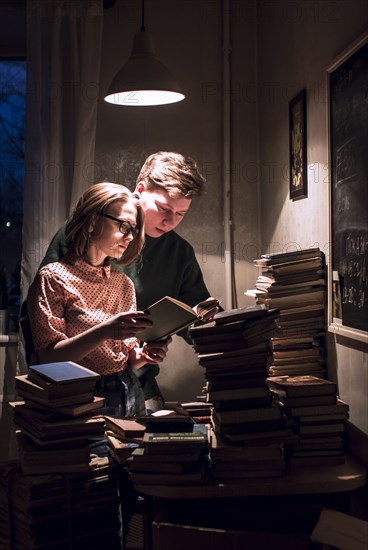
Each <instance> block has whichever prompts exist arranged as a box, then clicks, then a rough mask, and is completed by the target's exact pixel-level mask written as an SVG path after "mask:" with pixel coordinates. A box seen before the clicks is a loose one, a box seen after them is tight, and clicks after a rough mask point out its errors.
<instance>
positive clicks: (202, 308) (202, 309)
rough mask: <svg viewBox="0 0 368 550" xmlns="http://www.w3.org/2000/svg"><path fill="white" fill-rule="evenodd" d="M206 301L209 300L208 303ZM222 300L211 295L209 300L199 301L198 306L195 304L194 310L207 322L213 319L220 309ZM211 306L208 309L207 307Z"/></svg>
mask: <svg viewBox="0 0 368 550" xmlns="http://www.w3.org/2000/svg"><path fill="white" fill-rule="evenodd" d="M206 302H209V303H208V304H206ZM219 304H220V302H219V301H218V300H217V298H213V297H212V296H210V297H209V298H207V300H203V301H202V302H199V304H197V305H196V306H194V308H193V309H194V311H195V312H196V313H197V315H201V319H202V321H204V322H205V323H207V322H208V321H212V319H213V317H214V316H215V315H216V313H218V312H219V311H220V308H219ZM207 307H209V308H210V309H208V310H207V311H206V308H207Z"/></svg>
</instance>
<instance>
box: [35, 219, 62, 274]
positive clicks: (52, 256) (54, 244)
mask: <svg viewBox="0 0 368 550" xmlns="http://www.w3.org/2000/svg"><path fill="white" fill-rule="evenodd" d="M66 253H67V248H66V243H65V225H62V226H61V227H60V229H59V230H58V231H57V233H55V235H54V237H53V239H52V241H51V243H50V244H49V247H48V249H47V251H46V254H45V257H44V259H43V260H42V262H41V264H40V267H39V269H40V268H41V267H43V266H44V265H47V264H51V263H53V262H59V261H60V260H62V259H63V258H64V256H65V254H66Z"/></svg>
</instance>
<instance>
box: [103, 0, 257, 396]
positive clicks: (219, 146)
mask: <svg viewBox="0 0 368 550" xmlns="http://www.w3.org/2000/svg"><path fill="white" fill-rule="evenodd" d="M223 15H224V14H223V12H222V2H221V1H219V0H215V1H207V0H200V1H198V0H189V1H188V0H178V1H175V2H172V1H169V0H152V1H150V2H146V4H145V25H146V30H147V31H150V32H151V33H152V36H153V40H154V44H155V47H156V53H157V57H158V58H159V59H160V60H161V61H162V62H163V63H165V64H166V65H167V67H169V68H170V69H171V71H172V72H173V73H174V74H175V75H176V77H177V78H178V79H180V81H181V84H182V86H183V87H184V88H185V89H186V90H187V98H186V99H185V100H184V101H183V102H181V103H178V104H174V105H166V106H159V107H145V108H134V107H133V108H129V107H117V106H114V105H109V104H106V103H105V102H103V101H102V98H101V102H100V107H99V113H98V128H97V144H96V179H103V178H106V179H110V180H112V181H117V182H121V183H126V184H128V185H129V186H130V187H131V188H132V187H133V186H134V182H135V178H136V176H137V175H138V171H139V168H140V166H141V164H142V163H143V162H144V160H145V158H146V157H147V156H148V155H149V154H151V153H152V152H155V151H159V150H173V151H179V152H181V153H184V154H189V155H191V156H193V157H194V158H195V159H196V160H197V161H198V163H199V166H200V167H201V170H202V172H203V174H204V175H205V177H206V179H207V194H206V196H205V197H202V198H200V199H195V200H194V201H193V203H192V207H191V210H190V212H189V214H188V215H187V216H186V218H185V220H184V221H183V222H182V224H181V225H180V226H179V227H178V233H180V234H181V235H182V236H183V237H184V238H186V239H187V240H188V241H189V242H190V243H191V244H192V245H193V247H194V249H195V252H196V256H197V259H198V261H199V263H200V265H201V268H202V271H203V274H204V277H205V281H206V284H207V286H208V288H209V290H210V292H211V293H212V294H213V295H215V296H217V297H219V298H220V299H221V300H223V301H224V299H225V296H224V276H225V271H224V253H223V248H224V244H223V243H224V237H223V189H222V183H223V173H224V171H225V170H226V171H230V173H231V175H232V180H233V184H234V189H233V209H234V227H235V237H234V239H235V241H236V246H235V249H236V250H237V253H236V268H235V277H236V282H237V289H238V291H237V294H238V298H239V304H240V305H244V304H245V298H244V296H243V292H244V290H246V288H248V287H249V286H250V285H251V286H252V285H253V283H254V281H253V275H254V268H253V266H252V264H251V262H250V261H249V259H247V257H246V254H245V253H243V250H247V243H249V242H252V243H254V242H256V240H257V235H258V226H257V223H258V215H257V208H258V193H257V181H256V179H255V178H254V174H253V172H254V169H253V171H252V168H253V165H252V163H253V162H254V159H255V156H256V143H255V141H254V128H255V120H256V111H255V109H254V104H250V103H248V102H246V101H244V98H243V97H242V90H243V89H245V88H246V85H247V84H246V83H247V82H248V81H249V82H251V83H254V80H255V56H254V40H255V38H254V29H255V25H254V4H253V2H250V3H248V2H233V7H232V9H231V13H230V14H229V15H230V19H232V20H233V25H234V28H233V53H232V64H233V71H232V80H233V89H234V93H233V95H232V99H233V101H232V113H231V121H232V124H231V126H232V131H231V134H232V135H231V140H232V142H233V148H232V161H231V166H226V167H224V164H223V139H222V135H223V101H222V98H223V95H222V64H223V47H222V46H223V41H222V20H223ZM139 27H140V2H137V1H126V0H118V1H117V2H116V4H115V6H114V7H113V8H111V9H109V10H105V23H104V43H103V52H102V59H103V63H102V71H101V96H102V95H103V91H104V89H106V88H107V86H108V85H109V83H110V81H111V79H112V78H113V76H114V75H115V73H116V72H117V70H118V69H119V68H120V66H121V65H122V64H123V62H125V60H126V59H127V58H128V56H129V54H130V49H131V44H132V39H133V35H134V33H135V32H136V31H137V30H139ZM244 121H246V122H244ZM249 165H250V166H251V168H250V173H251V176H250V177H248V176H247V173H246V168H247V166H249ZM234 303H235V302H234ZM174 339H175V341H174V342H173V344H172V345H171V348H170V351H169V354H168V356H167V358H166V360H165V362H164V363H163V365H162V366H161V372H160V375H159V384H160V387H161V389H162V391H163V393H164V395H165V397H166V399H179V400H181V401H188V400H193V399H194V398H195V396H196V395H198V393H200V391H201V388H202V385H203V383H204V379H203V370H202V369H201V368H200V367H199V366H198V362H197V360H196V356H195V354H194V352H193V350H192V348H191V347H190V346H188V344H186V343H185V342H184V341H182V340H181V339H180V338H178V337H175V338H174Z"/></svg>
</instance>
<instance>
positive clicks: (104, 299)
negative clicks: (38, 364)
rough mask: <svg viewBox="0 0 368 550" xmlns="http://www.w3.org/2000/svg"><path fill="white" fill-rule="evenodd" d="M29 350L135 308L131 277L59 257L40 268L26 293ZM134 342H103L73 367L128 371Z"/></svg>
mask: <svg viewBox="0 0 368 550" xmlns="http://www.w3.org/2000/svg"><path fill="white" fill-rule="evenodd" d="M27 301H28V310H29V316H30V321H31V327H32V335H33V340H34V345H35V351H36V354H37V351H39V350H41V349H44V348H46V347H48V346H50V345H51V344H55V343H57V342H59V341H61V340H66V339H68V338H71V337H73V336H76V335H78V334H81V333H82V332H84V331H86V330H87V329H90V328H91V327H93V326H95V325H96V324H98V323H101V322H102V321H105V320H106V319H109V318H110V317H112V316H114V315H116V314H117V313H121V312H125V311H135V310H136V298H135V290H134V285H133V282H132V281H131V279H129V277H127V275H125V274H124V273H122V272H120V271H115V270H114V269H111V265H110V264H108V265H105V266H101V267H95V266H92V265H90V264H88V263H87V262H85V261H84V260H81V259H79V258H78V259H72V258H70V257H68V258H65V259H64V260H62V261H60V262H55V263H51V264H48V265H46V266H45V267H43V268H41V269H40V271H39V272H38V274H37V275H36V277H35V280H34V281H33V283H32V285H31V286H30V288H29V292H28V298H27ZM137 345H138V340H137V339H136V338H129V339H127V340H105V341H104V342H103V343H102V344H100V345H99V346H97V347H96V348H95V349H94V350H93V351H91V352H90V353H89V354H88V355H86V356H85V357H84V358H83V359H81V360H78V363H79V364H81V365H83V366H84V367H87V368H89V369H91V370H93V371H95V372H97V373H99V374H101V375H109V374H114V373H116V372H121V371H123V370H125V369H127V368H128V365H127V364H126V361H127V357H128V354H129V351H130V350H131V349H132V348H134V347H136V346H137Z"/></svg>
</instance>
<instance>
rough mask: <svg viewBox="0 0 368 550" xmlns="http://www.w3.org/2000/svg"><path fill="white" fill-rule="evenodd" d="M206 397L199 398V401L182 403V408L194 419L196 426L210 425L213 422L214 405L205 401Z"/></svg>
mask: <svg viewBox="0 0 368 550" xmlns="http://www.w3.org/2000/svg"><path fill="white" fill-rule="evenodd" d="M203 397H204V396H202V395H201V396H199V398H198V400H197V401H187V402H185V403H181V404H180V405H181V407H182V408H183V409H184V410H185V411H186V412H187V413H188V414H189V416H191V417H192V418H193V420H194V421H195V422H196V424H208V423H209V422H210V421H211V408H212V403H210V402H208V401H207V399H206V401H203V399H202V398H203Z"/></svg>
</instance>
